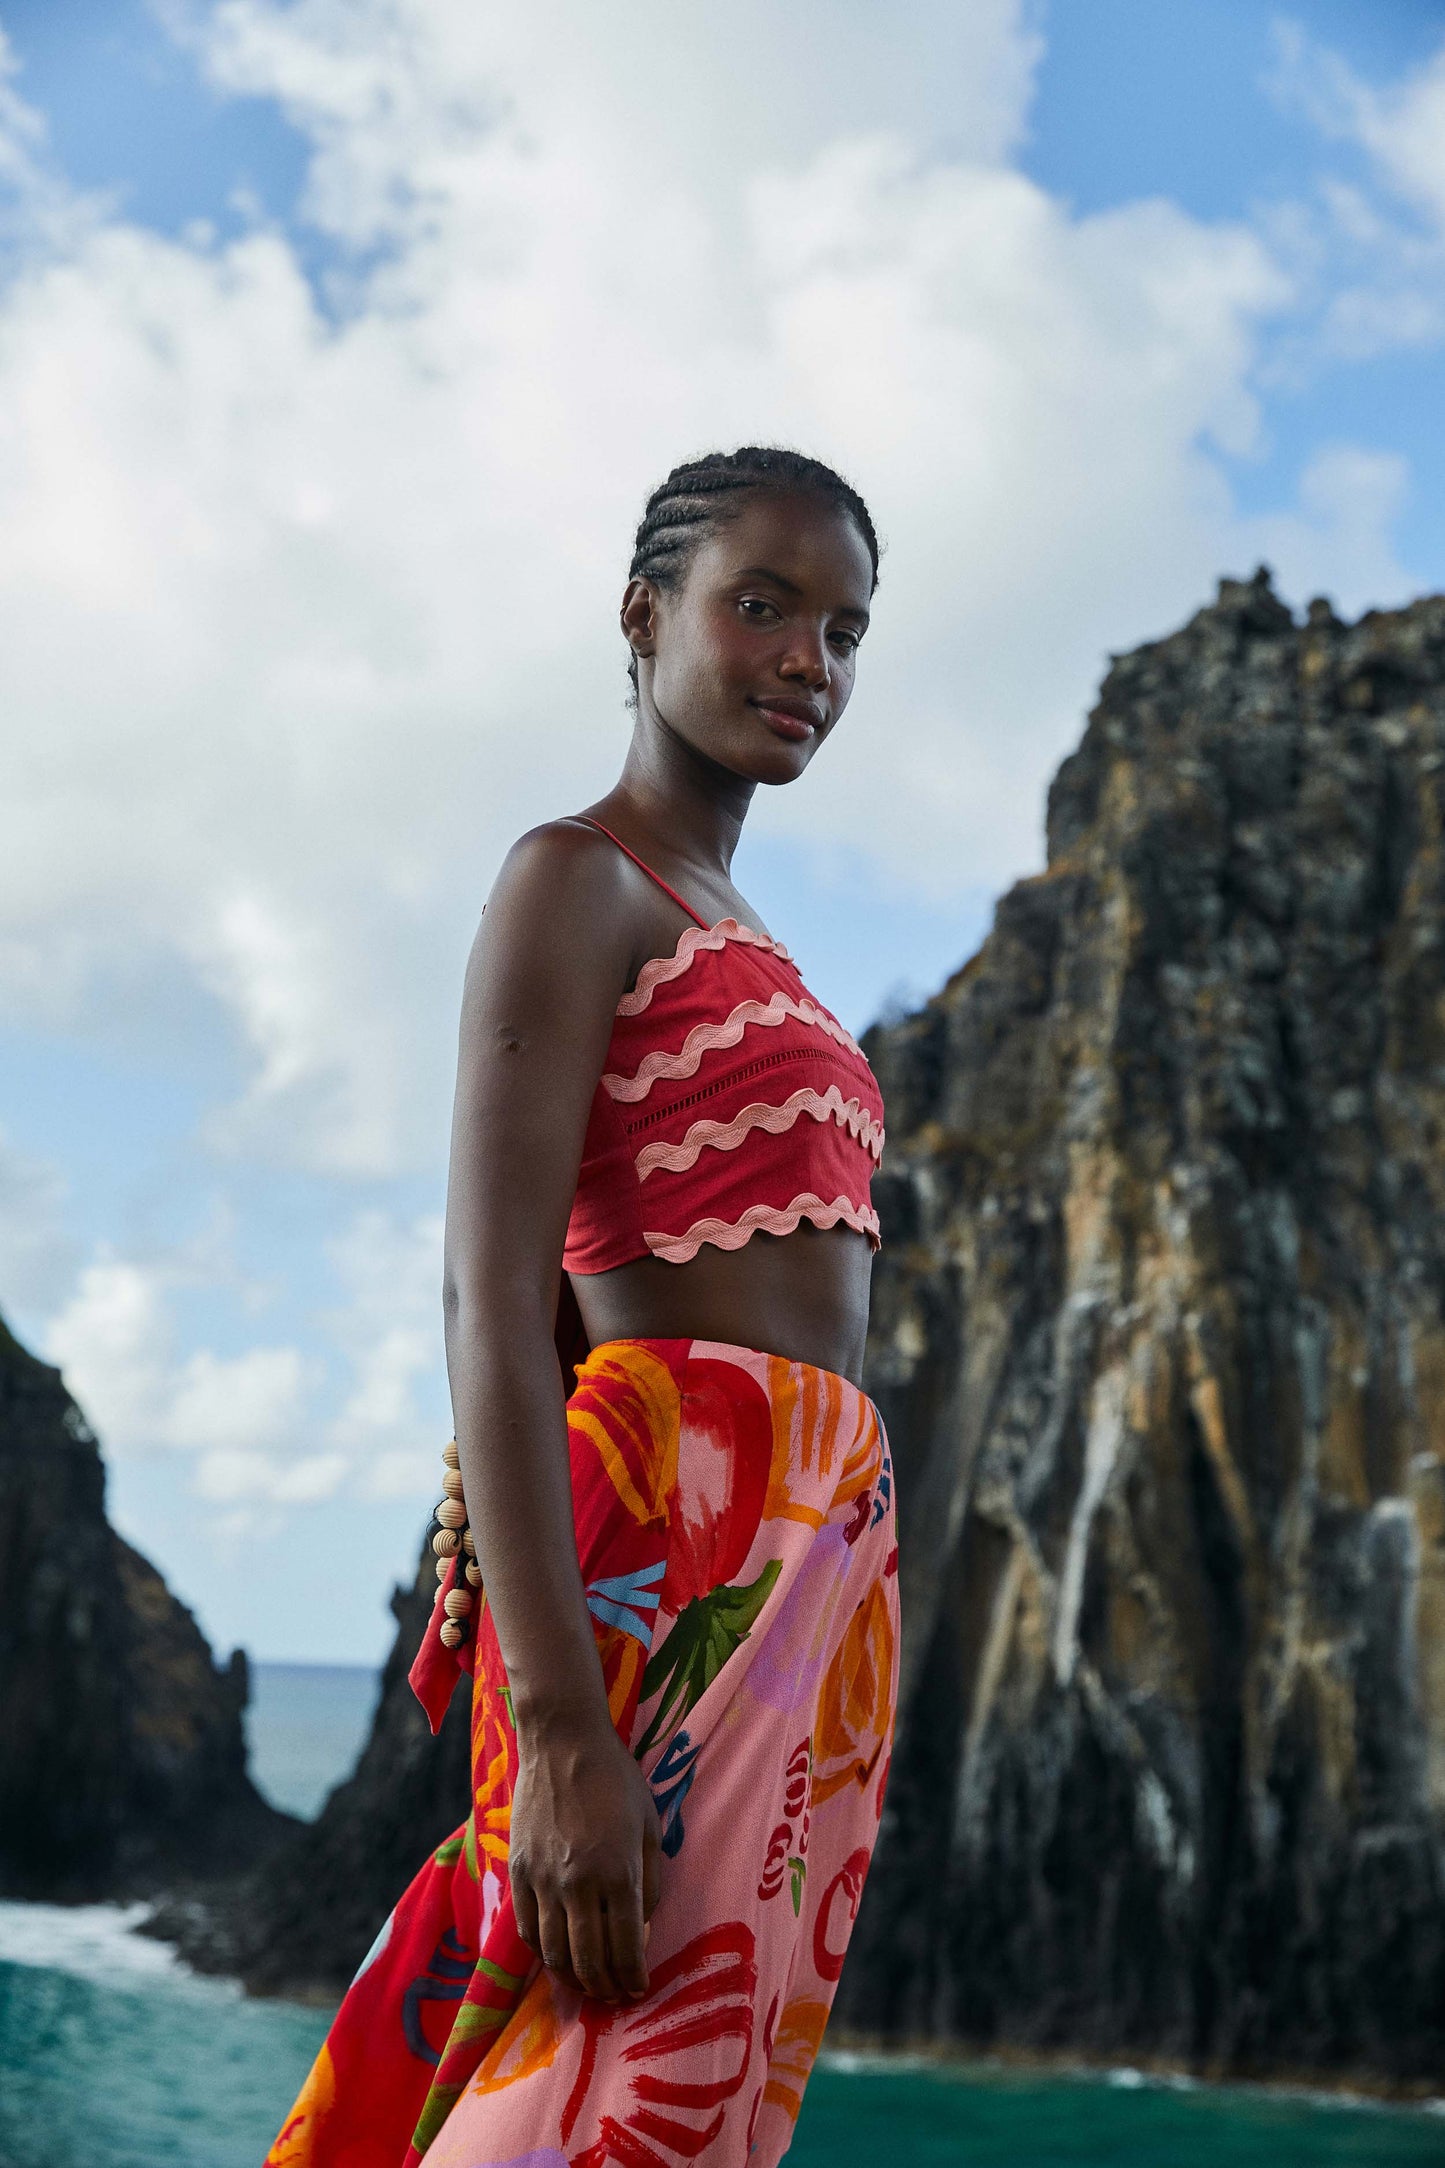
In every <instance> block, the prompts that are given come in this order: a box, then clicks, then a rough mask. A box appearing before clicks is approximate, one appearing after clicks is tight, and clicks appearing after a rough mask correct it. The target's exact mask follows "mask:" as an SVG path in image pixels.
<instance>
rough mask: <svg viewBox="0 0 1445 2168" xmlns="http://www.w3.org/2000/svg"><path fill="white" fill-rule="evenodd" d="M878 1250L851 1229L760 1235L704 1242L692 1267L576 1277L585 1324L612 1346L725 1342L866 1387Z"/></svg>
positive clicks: (638, 1263)
mask: <svg viewBox="0 0 1445 2168" xmlns="http://www.w3.org/2000/svg"><path fill="white" fill-rule="evenodd" d="M872 1264H873V1253H872V1251H871V1250H870V1248H869V1245H868V1240H867V1237H866V1236H864V1235H861V1234H855V1233H854V1232H853V1231H852V1229H851V1228H847V1227H832V1228H817V1227H809V1226H808V1225H807V1224H806V1223H805V1224H804V1225H803V1226H801V1227H799V1228H798V1229H797V1230H796V1232H795V1233H793V1234H789V1235H768V1234H755V1235H753V1236H752V1237H751V1239H750V1240H749V1241H748V1242H746V1243H745V1244H744V1245H743V1247H742V1248H741V1249H737V1250H723V1249H717V1248H715V1247H713V1246H712V1245H711V1244H705V1245H704V1246H703V1248H702V1249H700V1250H699V1251H698V1253H697V1255H696V1257H694V1258H693V1259H692V1260H691V1261H690V1262H689V1263H688V1264H685V1265H673V1264H665V1263H664V1262H663V1261H662V1260H661V1259H660V1258H656V1257H641V1258H637V1259H636V1260H634V1261H633V1262H632V1263H631V1264H626V1265H616V1266H614V1267H613V1269H612V1270H611V1271H610V1272H589V1273H573V1274H571V1275H570V1278H571V1281H572V1287H573V1290H574V1292H575V1294H576V1297H577V1307H578V1308H579V1310H580V1311H581V1313H582V1323H583V1325H584V1326H585V1328H586V1331H587V1337H588V1339H589V1340H590V1341H591V1343H592V1345H593V1346H594V1347H598V1346H600V1345H601V1343H602V1342H603V1341H604V1340H721V1341H725V1342H727V1343H728V1344H729V1345H730V1346H733V1347H750V1348H760V1349H762V1350H763V1351H764V1352H765V1353H766V1354H769V1355H782V1356H784V1357H786V1358H787V1360H788V1361H789V1362H799V1363H812V1364H813V1365H815V1366H816V1367H817V1368H818V1369H820V1370H833V1371H836V1372H837V1373H838V1375H839V1376H840V1377H845V1378H848V1379H849V1380H851V1382H852V1383H853V1384H854V1385H858V1384H861V1382H862V1377H863V1343H864V1339H865V1337H866V1334H867V1330H868V1287H869V1279H870V1275H871V1271H872Z"/></svg>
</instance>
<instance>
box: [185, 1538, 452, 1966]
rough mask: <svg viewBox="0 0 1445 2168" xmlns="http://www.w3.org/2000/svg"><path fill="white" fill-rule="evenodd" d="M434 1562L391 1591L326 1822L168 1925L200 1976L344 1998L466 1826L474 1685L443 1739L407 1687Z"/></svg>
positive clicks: (428, 1606) (427, 1609) (426, 1551)
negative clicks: (388, 1646)
mask: <svg viewBox="0 0 1445 2168" xmlns="http://www.w3.org/2000/svg"><path fill="white" fill-rule="evenodd" d="M435 1566H436V1560H435V1558H434V1557H433V1555H432V1551H431V1547H430V1545H423V1548H422V1554H421V1561H420V1564H419V1565H418V1567H417V1573H416V1579H415V1581H414V1582H413V1583H412V1586H411V1587H410V1588H408V1589H402V1588H398V1589H397V1590H396V1591H395V1592H394V1593H393V1595H392V1599H391V1608H392V1612H393V1615H394V1616H395V1619H396V1625H397V1631H396V1639H395V1641H394V1642H393V1644H392V1650H391V1654H390V1656H389V1657H388V1658H387V1662H386V1668H385V1670H384V1671H383V1673H382V1680H381V1694H380V1698H379V1700H378V1702H377V1707H376V1714H375V1716H374V1717H373V1719H372V1725H371V1732H370V1735H369V1737H368V1739H367V1742H366V1745H365V1747H364V1748H363V1749H362V1753H361V1758H360V1760H359V1761H358V1763H357V1765H356V1768H355V1770H354V1772H353V1773H352V1775H351V1776H350V1777H348V1778H347V1780H346V1782H345V1783H344V1784H340V1785H338V1786H337V1788H336V1790H335V1791H334V1792H333V1793H332V1794H331V1796H330V1798H329V1799H328V1800H327V1802H326V1805H325V1806H324V1807H323V1809H322V1811H321V1813H320V1815H319V1817H318V1818H317V1820H316V1821H315V1822H314V1823H312V1824H311V1825H310V1826H309V1827H307V1828H303V1829H300V1830H298V1831H297V1832H296V1834H295V1835H294V1836H293V1838H292V1839H291V1841H290V1842H289V1843H288V1844H287V1845H286V1846H284V1847H283V1848H282V1850H280V1851H279V1852H278V1853H276V1854H275V1856H274V1857H273V1858H271V1859H269V1860H267V1861H266V1862H265V1863H264V1864H263V1865H262V1866H261V1867H260V1868H259V1869H258V1870H257V1872H256V1874H255V1875H254V1876H253V1877H252V1878H251V1880H250V1881H249V1882H248V1883H247V1884H246V1885H244V1886H243V1887H242V1888H241V1889H240V1890H239V1891H238V1892H236V1893H235V1895H234V1896H232V1897H229V1898H227V1899H226V1900H225V1901H223V1902H222V1903H221V1904H220V1905H216V1904H214V1903H213V1904H210V1905H207V1906H204V1907H201V1908H198V1909H197V1910H196V1911H194V1912H193V1913H192V1914H191V1915H190V1917H186V1916H184V1915H179V1916H178V1915H175V1914H172V1915H170V1916H168V1917H164V1918H162V1919H161V1920H160V1921H159V1922H158V1925H159V1927H160V1928H161V1930H162V1931H163V1932H164V1933H165V1934H166V1935H167V1937H168V1938H170V1937H173V1938H174V1939H175V1940H177V1941H178V1942H179V1944H180V1946H181V1948H182V1950H183V1951H184V1952H185V1954H186V1955H187V1956H188V1957H189V1958H190V1959H191V1961H192V1962H193V1963H195V1964H196V1965H198V1966H199V1967H201V1968H202V1969H205V1970H209V1971H219V1972H236V1973H239V1974H240V1975H241V1977H242V1978H243V1979H244V1981H245V1983H246V1985H247V1986H248V1987H249V1988H251V1989H252V1990H253V1991H254V1992H256V1993H258V1994H292V1995H297V1994H300V1995H312V1994H315V1995H323V1996H324V1995H330V1994H335V1993H339V1992H340V1991H341V1990H342V1989H343V1988H344V1987H345V1986H346V1984H347V1982H348V1981H349V1980H350V1979H351V1977H352V1975H353V1974H354V1973H355V1971H356V1969H357V1967H358V1966H359V1965H360V1963H361V1960H362V1958H363V1957H364V1956H365V1955H366V1953H367V1951H368V1949H369V1948H370V1947H371V1944H372V1943H373V1941H374V1940H375V1938H376V1935H377V1931H378V1929H379V1928H380V1927H381V1926H382V1925H383V1923H384V1922H385V1920H386V1918H387V1916H388V1914H389V1913H390V1911H391V1908H392V1906H393V1905H394V1904H395V1903H396V1900H397V1898H398V1897H399V1896H400V1895H401V1893H402V1891H403V1890H404V1889H405V1888H406V1885H407V1884H408V1882H410V1881H411V1879H412V1876H413V1875H414V1874H415V1873H416V1872H417V1869H418V1868H419V1867H421V1866H422V1864H423V1863H424V1861H425V1859H426V1856H427V1853H428V1852H429V1851H431V1850H432V1849H434V1848H435V1846H437V1845H438V1844H440V1843H441V1842H442V1840H443V1839H444V1838H446V1837H449V1836H451V1835H452V1834H453V1833H454V1832H455V1831H456V1830H457V1829H458V1828H459V1827H460V1825H461V1823H463V1822H464V1821H465V1820H466V1817H467V1809H468V1806H469V1804H470V1798H471V1783H470V1772H469V1755H470V1744H471V1727H470V1721H469V1707H470V1700H469V1693H468V1690H467V1687H466V1686H463V1685H460V1684H459V1687H458V1691H457V1693H456V1695H455V1697H454V1698H453V1701H452V1705H451V1707H450V1709H449V1710H448V1712H447V1715H446V1719H445V1721H444V1722H443V1724H442V1728H441V1731H440V1732H439V1733H438V1735H437V1736H436V1737H435V1738H433V1737H432V1734H431V1730H430V1727H429V1726H428V1724H427V1720H426V1716H425V1714H424V1713H423V1711H422V1707H421V1704H420V1702H419V1701H418V1700H417V1698H416V1696H415V1695H414V1694H413V1692H412V1690H411V1687H410V1686H409V1684H408V1683H407V1672H408V1670H409V1668H410V1666H411V1663H412V1660H413V1658H414V1657H415V1655H416V1652H417V1650H418V1648H419V1647H420V1646H421V1638H422V1634H423V1632H424V1630H425V1628H426V1623H427V1620H428V1618H429V1617H430V1615H431V1610H432V1604H433V1602H434V1600H435V1597H436V1588H437V1584H436V1573H435Z"/></svg>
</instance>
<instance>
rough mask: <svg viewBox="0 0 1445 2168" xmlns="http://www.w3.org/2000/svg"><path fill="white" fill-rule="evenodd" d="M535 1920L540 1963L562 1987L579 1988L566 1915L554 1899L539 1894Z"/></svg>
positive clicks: (543, 1893) (559, 1903) (544, 1894)
mask: <svg viewBox="0 0 1445 2168" xmlns="http://www.w3.org/2000/svg"><path fill="white" fill-rule="evenodd" d="M537 1919H538V1926H539V1934H540V1941H541V1945H542V1962H543V1964H544V1965H545V1966H546V1967H547V1970H548V1971H549V1972H550V1973H551V1974H552V1977H553V1978H554V1979H556V1980H560V1981H561V1982H562V1984H563V1986H564V1987H580V1985H581V1983H580V1982H579V1980H578V1978H577V1975H576V1973H575V1972H574V1971H573V1970H572V1942H571V1937H570V1936H569V1934H568V1932H567V1914H566V1912H565V1911H564V1910H563V1908H562V1905H561V1902H560V1901H559V1899H557V1898H556V1897H552V1896H549V1895H547V1894H546V1893H545V1892H541V1893H539V1895H538V1898H537Z"/></svg>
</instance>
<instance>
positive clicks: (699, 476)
mask: <svg viewBox="0 0 1445 2168" xmlns="http://www.w3.org/2000/svg"><path fill="white" fill-rule="evenodd" d="M758 490H771V491H777V492H783V491H787V492H794V491H802V492H808V493H811V494H814V495H817V496H821V497H826V498H828V499H829V500H830V501H831V502H832V503H833V504H835V505H836V506H837V507H838V508H839V510H840V511H844V512H846V513H847V514H848V516H849V518H850V519H851V520H852V521H853V523H854V525H855V526H856V527H857V529H858V532H859V534H860V535H861V536H862V537H863V541H864V544H865V546H866V548H867V551H868V555H869V558H870V559H871V560H872V565H873V584H874V586H875V587H876V586H877V584H878V537H877V534H876V533H875V532H874V528H873V521H872V518H871V516H870V514H869V511H868V507H867V505H866V504H865V503H864V502H863V499H862V498H861V497H860V496H859V494H858V492H857V490H856V489H854V487H853V486H852V484H851V483H850V482H845V481H844V479H843V477H842V475H841V474H837V473H835V472H834V470H833V468H832V467H826V466H824V464H823V462H822V460H821V459H809V458H808V457H807V455H806V453H803V452H790V451H786V450H782V449H780V448H779V447H777V446H770V445H762V444H744V445H742V446H740V447H739V449H738V450H737V451H735V452H709V453H707V455H706V456H705V457H704V458H702V459H689V460H685V461H684V463H683V464H682V465H681V466H680V467H674V468H673V470H672V472H671V474H669V476H668V477H667V480H666V481H665V482H662V483H660V484H659V486H658V487H657V488H656V489H655V490H654V491H653V492H652V495H651V496H650V497H649V498H648V500H647V506H646V509H645V511H644V512H643V515H642V524H641V526H640V527H639V528H638V530H637V539H636V541H635V543H634V544H633V549H632V563H631V565H630V566H629V568H628V574H627V576H628V578H629V579H632V580H638V579H642V580H651V581H652V583H653V585H654V586H656V587H660V588H662V589H663V590H664V591H666V592H670V591H671V590H673V589H675V588H677V587H680V586H681V585H682V582H683V580H684V579H685V578H686V576H687V568H688V565H689V564H690V562H691V560H692V557H693V554H694V552H695V551H696V549H697V547H698V544H699V543H700V542H701V541H702V540H703V538H704V536H705V535H706V534H708V533H709V532H710V530H711V529H712V528H714V527H716V526H719V525H720V524H721V523H722V521H723V520H725V519H728V518H731V517H732V516H733V514H734V513H735V512H737V511H738V510H739V509H740V508H741V500H742V498H743V497H744V496H747V495H751V494H753V493H754V492H756V491H758ZM628 675H629V676H630V677H631V679H632V682H633V684H634V686H635V685H636V683H637V658H636V656H635V655H634V656H633V658H632V661H631V663H630V665H629V668H628Z"/></svg>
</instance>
